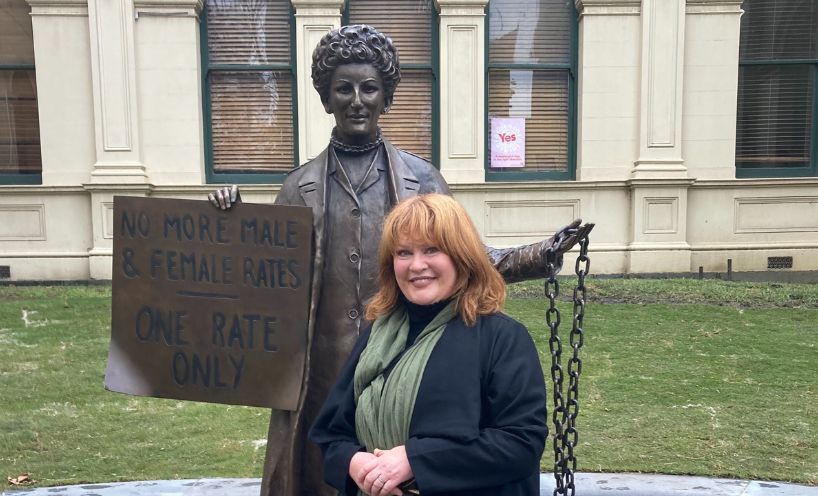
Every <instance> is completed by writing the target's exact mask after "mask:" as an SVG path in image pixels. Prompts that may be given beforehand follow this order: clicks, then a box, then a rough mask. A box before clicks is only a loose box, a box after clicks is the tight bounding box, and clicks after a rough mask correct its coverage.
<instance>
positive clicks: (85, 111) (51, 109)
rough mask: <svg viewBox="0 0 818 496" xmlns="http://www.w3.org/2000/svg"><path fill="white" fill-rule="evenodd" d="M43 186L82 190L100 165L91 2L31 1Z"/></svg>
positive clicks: (82, 0)
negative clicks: (95, 113) (97, 159)
mask: <svg viewBox="0 0 818 496" xmlns="http://www.w3.org/2000/svg"><path fill="white" fill-rule="evenodd" d="M28 4H29V5H31V25H32V29H33V34H34V56H35V59H36V67H37V71H36V72H37V106H38V110H39V114H40V143H41V152H42V158H43V185H44V186H77V185H79V184H82V183H84V182H86V181H87V180H88V177H89V176H90V174H91V171H92V169H93V164H94V163H95V162H96V151H95V143H94V113H93V108H94V100H93V91H92V89H91V60H90V49H89V45H88V43H89V40H88V6H87V5H88V2H87V0H28Z"/></svg>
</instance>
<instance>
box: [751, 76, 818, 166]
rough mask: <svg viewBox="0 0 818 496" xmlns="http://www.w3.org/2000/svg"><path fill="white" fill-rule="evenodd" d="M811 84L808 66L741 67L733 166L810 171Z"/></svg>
mask: <svg viewBox="0 0 818 496" xmlns="http://www.w3.org/2000/svg"><path fill="white" fill-rule="evenodd" d="M814 85H815V80H814V70H813V67H811V66H809V65H795V66H788V65H783V66H774V65H762V66H756V65H749V66H742V67H741V68H740V71H739V88H738V120H737V123H736V127H737V129H736V165H737V166H738V167H743V168H758V167H807V166H809V164H810V136H811V134H812V122H813V115H812V108H813V104H812V101H813V89H812V88H813V87H814Z"/></svg>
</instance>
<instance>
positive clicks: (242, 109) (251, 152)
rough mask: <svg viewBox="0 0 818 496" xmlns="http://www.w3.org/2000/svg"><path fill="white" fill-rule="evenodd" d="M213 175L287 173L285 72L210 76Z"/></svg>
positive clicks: (289, 127)
mask: <svg viewBox="0 0 818 496" xmlns="http://www.w3.org/2000/svg"><path fill="white" fill-rule="evenodd" d="M209 82H210V96H211V102H212V140H213V169H214V171H215V172H217V173H218V172H222V173H224V172H282V171H287V170H289V169H291V168H292V165H293V164H292V160H293V159H292V157H293V118H292V105H293V101H292V100H293V88H292V85H293V82H292V76H291V75H290V73H289V71H286V72H278V71H262V72H217V73H213V74H211V75H210V78H209Z"/></svg>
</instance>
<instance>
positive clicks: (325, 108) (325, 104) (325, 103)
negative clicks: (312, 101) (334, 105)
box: [321, 98, 332, 114]
mask: <svg viewBox="0 0 818 496" xmlns="http://www.w3.org/2000/svg"><path fill="white" fill-rule="evenodd" d="M321 103H322V104H323V105H324V110H325V111H326V112H327V113H328V114H331V113H332V109H331V108H330V106H329V99H327V100H324V99H323V98H321Z"/></svg>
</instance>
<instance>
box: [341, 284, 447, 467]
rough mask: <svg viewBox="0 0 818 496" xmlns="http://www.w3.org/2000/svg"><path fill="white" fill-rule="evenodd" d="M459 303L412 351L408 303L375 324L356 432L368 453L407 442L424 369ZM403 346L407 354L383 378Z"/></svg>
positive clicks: (361, 364) (362, 362) (362, 373)
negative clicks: (408, 342) (384, 372)
mask: <svg viewBox="0 0 818 496" xmlns="http://www.w3.org/2000/svg"><path fill="white" fill-rule="evenodd" d="M456 303H457V302H456V300H453V301H451V302H450V303H449V304H448V305H446V307H445V308H443V310H441V311H440V313H438V314H437V315H436V316H435V317H434V318H433V319H432V321H431V322H429V324H428V325H427V326H426V327H425V328H424V329H423V330H422V331H421V332H420V334H419V335H418V337H417V339H416V340H415V342H414V344H412V346H410V347H409V348H406V338H407V336H408V335H409V316H408V314H407V312H406V308H405V307H404V306H403V305H398V306H397V307H396V308H395V310H393V311H392V312H391V313H389V314H387V315H384V316H381V317H379V318H378V319H376V320H375V322H374V324H373V325H372V332H371V334H370V336H369V342H368V343H367V345H366V348H365V349H364V351H363V352H362V353H361V357H360V359H359V361H358V366H357V368H356V369H355V379H354V387H355V398H356V408H355V431H356V433H357V435H358V440H359V441H360V442H361V443H362V444H363V445H364V446H366V449H367V451H369V452H373V451H374V450H375V448H378V449H382V450H388V449H392V448H394V447H395V446H400V445H402V444H406V440H407V438H408V437H409V423H410V422H411V420H412V412H413V410H414V408H415V400H416V399H417V393H418V389H419V387H420V381H421V378H422V377H423V371H424V370H425V368H426V363H427V362H428V360H429V355H431V353H432V350H433V349H434V347H435V344H437V341H438V340H439V339H440V336H442V335H443V330H444V329H445V328H446V324H447V323H448V322H449V321H450V320H452V318H454V316H455V315H456ZM404 348H406V351H405V352H404V353H403V356H400V358H399V359H398V361H397V363H396V364H395V366H394V368H393V369H392V371H391V372H390V373H389V374H388V377H387V378H386V379H384V377H383V371H384V369H385V368H386V367H388V366H389V365H390V364H391V363H392V362H393V361H394V360H395V359H396V358H397V357H398V356H399V355H400V354H401V352H403V350H404Z"/></svg>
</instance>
